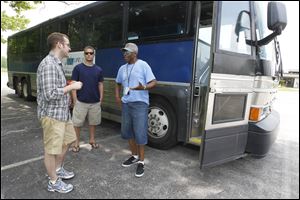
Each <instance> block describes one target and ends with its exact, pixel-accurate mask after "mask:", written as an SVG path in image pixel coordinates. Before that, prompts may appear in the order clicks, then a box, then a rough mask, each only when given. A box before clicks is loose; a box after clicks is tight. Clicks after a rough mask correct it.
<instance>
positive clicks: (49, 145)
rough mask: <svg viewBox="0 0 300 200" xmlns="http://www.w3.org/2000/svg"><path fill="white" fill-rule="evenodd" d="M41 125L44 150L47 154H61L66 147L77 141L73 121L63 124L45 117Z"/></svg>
mask: <svg viewBox="0 0 300 200" xmlns="http://www.w3.org/2000/svg"><path fill="white" fill-rule="evenodd" d="M41 125H42V128H43V136H44V137H43V139H44V149H45V152H46V153H47V154H54V155H57V154H61V153H62V148H63V146H64V145H69V144H71V143H73V142H74V141H75V140H76V133H75V130H74V126H73V123H72V121H69V122H62V121H58V120H56V119H53V118H50V117H43V118H42V119H41Z"/></svg>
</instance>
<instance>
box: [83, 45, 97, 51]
mask: <svg viewBox="0 0 300 200" xmlns="http://www.w3.org/2000/svg"><path fill="white" fill-rule="evenodd" d="M87 49H92V50H93V52H95V48H94V47H92V46H86V47H84V49H83V51H84V52H85V50H87Z"/></svg>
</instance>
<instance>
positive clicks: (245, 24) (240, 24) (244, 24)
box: [234, 10, 250, 42]
mask: <svg viewBox="0 0 300 200" xmlns="http://www.w3.org/2000/svg"><path fill="white" fill-rule="evenodd" d="M243 31H250V14H249V12H248V11H246V10H242V11H241V12H240V13H239V16H238V18H237V20H236V24H235V29H234V32H235V35H236V36H237V39H236V41H237V42H239V37H240V32H243Z"/></svg>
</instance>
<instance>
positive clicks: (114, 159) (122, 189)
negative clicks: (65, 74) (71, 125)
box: [1, 72, 299, 199]
mask: <svg viewBox="0 0 300 200" xmlns="http://www.w3.org/2000/svg"><path fill="white" fill-rule="evenodd" d="M6 76H7V74H6V73H3V72H1V80H2V83H1V199H2V198H34V199H35V198H42V199H44V198H51V199H56V198H59V199H69V198H81V199H85V198H122V199H123V198H163V199H165V198H296V199H298V198H299V123H298V121H299V91H293V92H279V94H278V101H277V103H276V105H275V106H276V108H277V110H279V111H280V113H281V126H280V132H279V137H278V139H277V141H276V142H275V144H274V145H273V146H272V148H271V150H270V152H269V154H268V155H267V156H266V157H265V158H262V159H255V158H252V157H251V156H247V157H245V158H243V159H239V160H236V161H232V162H229V163H226V164H223V165H220V166H216V167H213V168H210V169H205V170H201V171H200V170H199V163H198V155H199V150H198V148H195V147H192V146H185V145H182V144H179V145H177V146H176V147H174V148H172V149H170V150H166V151H161V150H157V149H153V148H150V147H148V146H147V147H146V160H145V162H146V165H145V175H144V176H143V177H142V178H136V177H135V176H134V173H135V167H130V168H122V167H121V162H122V161H123V160H124V159H125V158H126V157H127V156H128V155H129V151H128V146H127V143H126V142H125V141H123V140H122V139H121V138H120V135H119V131H120V124H118V123H114V122H111V121H106V120H104V121H103V123H102V125H101V126H97V129H96V140H97V141H98V142H99V143H100V144H101V147H100V149H97V150H92V151H89V150H88V149H85V148H82V149H81V151H80V152H79V153H76V154H75V153H72V152H69V154H68V155H67V158H66V168H67V169H70V170H74V172H75V173H76V176H75V177H74V178H73V179H72V180H69V181H67V182H70V183H72V184H74V187H75V189H74V191H72V192H71V193H69V194H58V193H50V192H47V191H46V185H47V178H46V177H45V175H44V174H45V169H44V165H43V144H42V130H41V127H40V125H39V123H38V121H37V118H36V102H24V101H23V100H22V99H19V98H17V97H16V95H15V94H14V91H13V90H10V89H9V88H7V87H6V81H7V80H5V79H6ZM81 140H82V141H86V142H87V141H88V134H87V129H83V133H82V137H81Z"/></svg>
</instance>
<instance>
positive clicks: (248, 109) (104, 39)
mask: <svg viewBox="0 0 300 200" xmlns="http://www.w3.org/2000/svg"><path fill="white" fill-rule="evenodd" d="M286 23H287V19H286V10H285V7H284V5H283V4H281V3H277V2H270V3H268V2H252V1H232V2H231V1H224V2H221V1H216V2H213V1H203V2H195V1H113V2H95V3H93V4H90V5H87V6H85V7H82V8H79V9H77V10H74V11H72V12H70V13H67V14H65V15H62V16H59V17H56V18H54V19H51V20H48V21H46V22H44V23H41V24H39V25H37V26H35V27H32V28H30V29H28V30H24V31H21V32H19V33H16V34H14V35H13V36H11V37H9V38H8V75H9V82H8V85H9V87H11V88H13V89H15V90H16V94H18V95H19V96H20V97H24V98H25V99H27V100H30V99H32V98H33V97H34V96H36V70H37V67H38V65H39V63H40V61H41V60H42V59H43V58H44V57H45V56H46V55H47V53H48V51H49V49H48V48H47V46H46V38H47V36H48V35H49V34H50V33H52V32H62V33H65V34H67V35H68V36H69V37H70V43H71V49H72V52H71V53H70V57H69V58H68V59H66V60H65V61H64V63H65V71H66V76H67V78H68V79H70V75H71V72H72V69H73V67H74V66H75V64H77V63H79V62H81V61H82V58H83V48H84V46H86V45H91V46H94V47H95V48H96V56H95V63H96V64H97V65H99V66H101V67H102V68H103V71H104V75H105V81H104V90H105V92H104V93H105V96H104V101H103V103H102V110H103V117H104V118H108V119H111V120H115V121H119V122H120V115H121V110H120V108H119V107H118V106H117V104H116V102H115V98H114V87H115V77H116V75H117V72H118V69H119V67H120V66H121V65H122V64H124V60H123V56H122V53H121V51H120V48H121V47H123V46H124V44H125V43H127V42H134V43H136V44H137V45H138V47H139V55H138V57H139V58H141V59H143V60H145V61H146V62H147V63H148V64H149V65H150V66H151V68H152V70H153V73H154V74H155V76H156V78H157V81H158V85H157V87H155V88H154V89H152V90H151V91H150V108H149V120H148V125H149V128H148V133H149V134H148V135H149V145H150V146H153V147H156V148H160V149H168V148H170V147H172V146H174V145H176V144H177V143H178V142H184V143H192V144H195V145H199V146H200V167H201V168H202V167H207V166H213V165H217V164H221V163H224V162H227V161H230V160H234V159H237V158H240V157H242V156H245V155H247V154H252V155H255V156H258V157H261V156H264V155H266V153H267V152H268V150H269V149H270V146H271V145H272V143H273V142H274V141H275V139H276V133H277V129H278V124H279V122H280V118H279V114H278V113H277V112H276V111H275V110H273V109H272V104H273V101H274V99H275V95H276V92H277V86H278V82H279V79H280V74H281V72H282V64H281V56H280V50H279V43H278V41H277V39H276V37H277V35H280V34H281V31H282V30H283V29H284V28H285V26H286Z"/></svg>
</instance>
